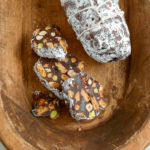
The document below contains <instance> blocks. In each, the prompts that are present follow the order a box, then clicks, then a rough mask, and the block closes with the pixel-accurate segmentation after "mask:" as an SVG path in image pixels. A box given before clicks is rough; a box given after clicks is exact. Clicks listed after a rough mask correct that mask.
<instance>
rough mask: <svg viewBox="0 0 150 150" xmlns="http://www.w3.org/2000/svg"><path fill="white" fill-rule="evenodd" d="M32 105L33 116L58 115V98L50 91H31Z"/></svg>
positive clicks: (54, 117) (51, 116)
mask: <svg viewBox="0 0 150 150" xmlns="http://www.w3.org/2000/svg"><path fill="white" fill-rule="evenodd" d="M33 99H34V106H33V110H32V114H33V115H34V116H35V117H50V118H51V119H56V118H58V116H59V100H58V99H57V98H56V97H55V96H54V95H53V94H52V93H46V94H44V93H42V92H40V91H35V92H34V93H33Z"/></svg>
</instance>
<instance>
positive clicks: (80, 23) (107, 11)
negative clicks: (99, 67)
mask: <svg viewBox="0 0 150 150" xmlns="http://www.w3.org/2000/svg"><path fill="white" fill-rule="evenodd" d="M61 3H62V5H63V6H64V8H65V10H66V14H67V16H68V18H69V23H70V24H71V25H72V27H73V29H74V31H75V32H76V35H77V37H78V39H80V41H81V43H82V45H83V47H84V49H85V51H86V52H87V54H88V55H89V56H91V57H92V58H94V59H95V60H97V61H98V62H104V63H106V62H112V61H119V60H122V59H125V58H126V57H128V56H129V55H130V54H131V44H130V34H129V30H128V27H127V24H126V22H125V19H124V13H123V12H122V11H121V10H120V8H119V5H118V0H114V1H113V0H107V1H106V0H88V1H87V0H82V1H81V0H78V1H77V0H61ZM91 5H93V6H92V7H91Z"/></svg>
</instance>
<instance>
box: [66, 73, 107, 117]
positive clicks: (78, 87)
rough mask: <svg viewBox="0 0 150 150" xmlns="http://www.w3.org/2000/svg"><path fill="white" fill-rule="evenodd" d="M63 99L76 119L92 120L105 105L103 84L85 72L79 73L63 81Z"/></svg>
mask: <svg viewBox="0 0 150 150" xmlns="http://www.w3.org/2000/svg"><path fill="white" fill-rule="evenodd" d="M63 92H64V97H65V99H67V100H68V103H69V107H70V113H71V116H72V117H73V118H75V119H76V120H92V119H94V118H96V117H97V116H98V115H99V114H100V112H101V110H104V109H105V108H106V106H107V100H106V99H105V98H104V95H103V86H102V85H101V84H100V83H99V82H98V81H96V80H95V79H93V78H92V77H91V76H89V75H88V74H86V73H80V74H78V75H76V76H74V77H72V78H69V79H67V80H66V81H65V82H64V83H63Z"/></svg>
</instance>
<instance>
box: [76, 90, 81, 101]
mask: <svg viewBox="0 0 150 150" xmlns="http://www.w3.org/2000/svg"><path fill="white" fill-rule="evenodd" d="M75 100H76V102H78V101H80V92H77V93H76V95H75Z"/></svg>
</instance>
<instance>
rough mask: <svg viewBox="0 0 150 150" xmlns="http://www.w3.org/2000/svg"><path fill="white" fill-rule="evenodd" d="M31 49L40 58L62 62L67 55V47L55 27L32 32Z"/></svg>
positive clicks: (57, 28) (50, 26) (51, 26)
mask: <svg viewBox="0 0 150 150" xmlns="http://www.w3.org/2000/svg"><path fill="white" fill-rule="evenodd" d="M31 47H32V48H33V50H34V52H35V53H36V54H37V55H39V56H41V57H46V58H56V59H58V60H63V59H65V56H66V54H67V48H68V45H67V43H66V40H65V39H63V38H62V35H61V33H60V28H59V27H57V26H56V25H49V26H47V27H45V28H38V29H36V30H35V31H34V32H33V35H32V40H31Z"/></svg>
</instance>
